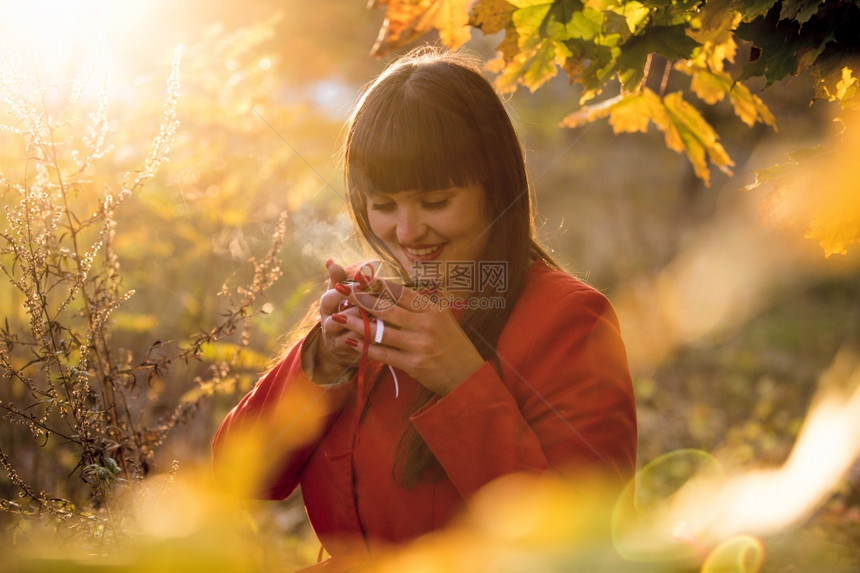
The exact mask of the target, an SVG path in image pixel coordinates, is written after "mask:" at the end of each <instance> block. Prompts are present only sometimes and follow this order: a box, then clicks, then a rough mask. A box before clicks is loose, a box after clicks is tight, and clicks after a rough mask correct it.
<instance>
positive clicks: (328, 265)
mask: <svg viewBox="0 0 860 573" xmlns="http://www.w3.org/2000/svg"><path fill="white" fill-rule="evenodd" d="M333 263H334V259H326V260H325V268H329V267H330V266H332V264H333Z"/></svg>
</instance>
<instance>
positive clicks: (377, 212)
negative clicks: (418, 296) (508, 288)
mask: <svg viewBox="0 0 860 573" xmlns="http://www.w3.org/2000/svg"><path fill="white" fill-rule="evenodd" d="M367 217H368V221H369V223H370V228H371V230H372V231H373V233H374V234H375V235H376V236H377V237H379V239H381V240H382V241H383V242H384V243H385V245H386V246H387V247H388V250H389V251H391V253H392V254H393V255H394V256H395V257H396V258H397V260H398V262H400V264H401V265H403V268H405V269H406V270H407V272H409V274H410V275H412V276H413V277H424V278H428V273H427V269H430V268H432V269H433V275H434V276H438V272H441V273H443V274H444V272H445V271H446V270H448V269H450V268H451V267H450V266H449V265H451V264H453V265H456V264H457V263H458V262H466V263H472V262H474V261H476V260H477V259H478V257H479V255H480V253H481V252H482V251H483V249H484V246H485V245H486V243H487V241H488V240H489V236H490V232H489V227H490V225H491V222H490V220H489V218H488V217H487V214H486V211H485V208H484V188H483V186H482V185H480V184H476V185H469V186H466V187H450V188H448V189H439V190H436V191H401V192H398V193H392V194H387V193H373V194H368V195H367Z"/></svg>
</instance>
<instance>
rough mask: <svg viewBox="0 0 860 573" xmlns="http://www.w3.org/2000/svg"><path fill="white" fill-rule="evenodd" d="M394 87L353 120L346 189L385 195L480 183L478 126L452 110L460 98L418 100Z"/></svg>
mask: <svg viewBox="0 0 860 573" xmlns="http://www.w3.org/2000/svg"><path fill="white" fill-rule="evenodd" d="M399 88H400V89H399V90H397V91H398V92H400V93H397V94H394V96H395V97H389V98H387V101H386V102H384V103H383V102H377V104H381V105H367V106H365V109H364V110H363V112H362V113H361V114H359V115H358V116H357V117H356V118H355V120H354V123H353V126H352V132H351V134H350V142H349V156H348V157H347V162H348V163H347V170H348V177H347V184H348V185H349V187H350V188H351V189H354V190H356V191H360V192H362V193H364V194H367V193H386V194H390V193H397V192H399V191H434V190H437V189H446V188H449V187H461V186H466V185H471V184H473V183H482V182H484V181H485V180H486V178H487V175H488V171H489V169H488V161H487V157H486V152H485V146H484V143H483V141H481V137H480V132H481V131H480V129H479V127H478V126H476V125H473V124H471V122H470V119H468V116H466V117H464V115H463V114H460V113H457V111H456V109H457V107H463V102H462V101H461V102H456V101H452V102H444V101H442V102H433V101H431V100H430V98H424V99H419V98H418V97H414V91H413V90H410V89H409V87H408V84H405V85H401V86H399ZM410 92H412V93H410ZM366 103H368V102H366ZM446 103H450V104H451V105H446Z"/></svg>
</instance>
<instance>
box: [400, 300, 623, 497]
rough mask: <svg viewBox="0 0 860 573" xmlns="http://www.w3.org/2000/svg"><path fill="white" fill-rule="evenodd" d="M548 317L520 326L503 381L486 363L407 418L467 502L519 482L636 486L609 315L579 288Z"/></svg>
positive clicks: (618, 346) (619, 345) (502, 359)
mask: <svg viewBox="0 0 860 573" xmlns="http://www.w3.org/2000/svg"><path fill="white" fill-rule="evenodd" d="M552 308H553V312H552V313H547V312H546V311H545V310H543V311H542V312H535V313H534V314H533V315H532V316H531V320H530V321H528V322H523V321H518V324H519V328H520V331H519V332H517V333H516V338H517V340H516V342H515V343H514V344H515V345H516V346H517V350H516V351H510V352H508V354H509V356H505V355H503V354H499V355H498V363H499V367H500V369H501V371H502V372H503V373H504V374H503V376H502V377H500V376H499V374H498V373H497V370H496V368H494V367H493V366H491V365H490V363H489V362H487V363H485V364H484V365H483V366H482V367H481V368H480V369H479V370H478V371H477V372H476V373H475V374H474V375H472V376H471V377H470V378H469V379H467V380H466V381H464V382H463V383H462V384H460V386H458V387H457V388H455V389H454V390H453V391H452V392H451V393H450V394H448V395H447V396H445V397H444V398H441V399H439V400H438V401H436V402H434V403H431V404H430V405H429V406H428V407H426V408H424V409H422V410H421V411H419V412H418V413H417V414H416V415H415V416H413V418H412V423H413V424H414V425H415V427H416V429H417V430H418V432H419V433H420V434H421V436H422V438H423V439H424V441H425V442H426V443H427V445H428V446H429V448H430V449H431V450H432V451H433V453H434V454H435V456H436V458H437V459H438V460H439V462H440V464H441V465H442V467H443V468H444V469H445V471H446V473H447V475H448V477H449V479H450V480H451V481H452V482H453V483H454V485H455V487H456V488H457V489H458V491H459V492H460V494H461V495H463V497H464V498H466V499H468V498H469V497H471V495H472V494H474V493H475V492H476V491H477V490H478V489H479V488H481V487H482V486H483V485H485V484H487V483H488V482H490V481H492V480H493V479H495V478H497V477H500V476H502V475H505V474H509V473H515V472H530V473H540V472H545V471H547V470H554V471H557V472H560V473H561V474H563V475H565V476H583V477H585V476H588V477H593V475H594V474H595V473H599V474H600V475H603V476H607V477H608V478H609V479H611V480H616V479H617V480H618V481H619V483H620V484H623V483H624V482H626V481H627V480H628V479H630V478H631V477H632V476H633V473H634V471H635V466H636V448H637V429H636V407H635V399H634V395H633V386H632V382H631V379H630V372H629V367H628V364H627V356H626V350H625V348H624V343H623V341H622V339H621V334H620V330H619V326H618V321H617V318H616V315H615V312H614V310H613V309H612V307H611V305H610V304H609V301H608V300H607V299H606V298H605V297H604V296H603V295H602V294H600V293H599V292H597V291H596V290H593V289H591V288H590V287H586V286H585V285H583V286H582V288H580V289H576V290H574V291H573V292H570V293H568V294H567V295H565V296H564V297H563V298H562V299H561V300H558V301H554V304H553V307H552ZM514 327H515V328H516V327H517V325H514ZM523 345H525V346H523ZM500 346H501V344H500Z"/></svg>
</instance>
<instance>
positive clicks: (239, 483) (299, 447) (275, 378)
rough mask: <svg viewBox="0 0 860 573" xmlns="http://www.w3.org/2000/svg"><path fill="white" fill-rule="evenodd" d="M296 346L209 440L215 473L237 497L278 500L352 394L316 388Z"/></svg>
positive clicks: (347, 388) (343, 387)
mask: <svg viewBox="0 0 860 573" xmlns="http://www.w3.org/2000/svg"><path fill="white" fill-rule="evenodd" d="M311 339H312V337H311V336H310V335H309V336H308V337H306V338H305V339H304V340H302V341H301V342H300V343H299V344H296V345H295V346H294V347H293V348H292V350H291V351H290V352H289V354H288V355H287V356H286V358H284V359H283V360H282V361H281V362H280V363H279V364H278V365H277V366H275V367H274V368H273V369H272V370H270V371H269V372H268V373H266V374H265V375H264V376H263V377H262V378H261V379H260V381H259V382H257V384H256V385H255V386H254V388H253V389H252V390H251V391H250V392H249V393H248V394H247V395H246V396H245V397H244V398H242V400H241V401H240V402H239V403H238V404H237V405H236V406H235V407H234V408H233V409H232V410H230V412H229V413H228V414H227V416H226V417H225V418H224V420H223V421H222V422H221V425H220V426H219V428H218V430H217V432H216V433H215V437H214V439H213V441H212V458H213V464H214V470H215V477H216V479H217V480H218V481H219V483H221V484H222V485H223V486H225V487H227V488H229V489H230V490H232V491H234V492H235V493H236V494H237V495H239V496H241V497H255V498H259V499H284V498H286V497H287V496H288V495H290V494H291V493H292V492H293V490H295V488H296V486H297V485H298V482H299V476H300V473H301V469H302V467H303V466H304V464H305V462H306V461H307V459H308V457H309V456H310V455H311V453H313V451H314V449H315V448H316V445H317V444H318V443H319V440H320V439H321V437H322V436H323V435H324V434H325V431H326V430H327V429H328V427H329V426H330V425H331V423H332V421H333V420H334V419H335V417H336V416H337V414H338V413H339V411H340V410H341V409H342V407H343V404H344V402H345V400H346V398H347V396H349V394H350V392H352V387H353V385H352V384H349V383H347V384H340V385H337V386H320V385H317V384H314V382H313V381H311V380H310V378H308V376H307V374H306V373H305V370H304V369H303V368H302V359H301V355H302V348H303V346H304V345H305V344H310V343H312V340H311Z"/></svg>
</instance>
